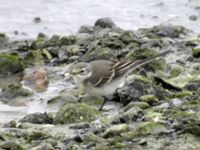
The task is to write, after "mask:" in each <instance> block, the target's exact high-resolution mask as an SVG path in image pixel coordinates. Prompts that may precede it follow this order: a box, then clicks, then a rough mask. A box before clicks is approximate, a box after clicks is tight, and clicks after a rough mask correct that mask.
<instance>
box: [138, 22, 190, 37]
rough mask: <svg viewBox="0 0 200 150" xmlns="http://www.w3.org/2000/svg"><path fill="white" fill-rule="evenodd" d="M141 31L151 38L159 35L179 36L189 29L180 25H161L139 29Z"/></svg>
mask: <svg viewBox="0 0 200 150" xmlns="http://www.w3.org/2000/svg"><path fill="white" fill-rule="evenodd" d="M139 32H140V33H141V34H143V35H145V36H147V37H148V38H150V39H154V38H159V37H170V38H178V37H180V35H185V34H187V33H188V30H187V29H186V28H185V27H183V26H180V25H159V26H154V27H152V28H148V29H139Z"/></svg>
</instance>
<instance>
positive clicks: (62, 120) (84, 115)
mask: <svg viewBox="0 0 200 150" xmlns="http://www.w3.org/2000/svg"><path fill="white" fill-rule="evenodd" d="M98 117H100V113H99V112H98V111H97V110H96V109H94V108H92V107H90V106H88V105H86V104H83V103H78V104H76V103H74V104H72V103H70V104H66V105H65V106H63V107H62V108H61V109H60V110H59V111H58V112H57V113H56V116H55V120H54V121H55V123H56V124H69V123H79V122H90V121H92V120H95V119H96V118H98Z"/></svg>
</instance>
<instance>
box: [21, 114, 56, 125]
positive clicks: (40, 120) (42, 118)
mask: <svg viewBox="0 0 200 150" xmlns="http://www.w3.org/2000/svg"><path fill="white" fill-rule="evenodd" d="M20 122H22V123H24V122H29V123H34V124H52V123H53V118H52V117H51V116H50V115H48V114H47V113H34V114H29V115H27V116H25V117H24V118H22V119H20Z"/></svg>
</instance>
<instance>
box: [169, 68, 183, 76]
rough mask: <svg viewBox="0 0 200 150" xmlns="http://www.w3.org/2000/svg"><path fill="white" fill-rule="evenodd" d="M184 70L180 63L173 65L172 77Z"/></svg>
mask: <svg viewBox="0 0 200 150" xmlns="http://www.w3.org/2000/svg"><path fill="white" fill-rule="evenodd" d="M182 72H183V67H181V66H179V65H171V72H170V77H171V78H174V77H177V76H179V75H180V74H181V73H182Z"/></svg>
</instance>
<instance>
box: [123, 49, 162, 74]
mask: <svg viewBox="0 0 200 150" xmlns="http://www.w3.org/2000/svg"><path fill="white" fill-rule="evenodd" d="M156 54H158V52H156V51H154V50H150V49H138V50H134V51H130V52H129V53H128V54H127V56H126V57H127V58H128V59H131V60H142V59H145V58H149V57H151V56H155V55H156ZM143 67H144V68H145V69H146V70H150V71H158V70H164V69H165V60H164V59H163V58H160V59H158V60H154V61H152V62H150V63H148V64H146V65H144V66H143Z"/></svg>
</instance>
